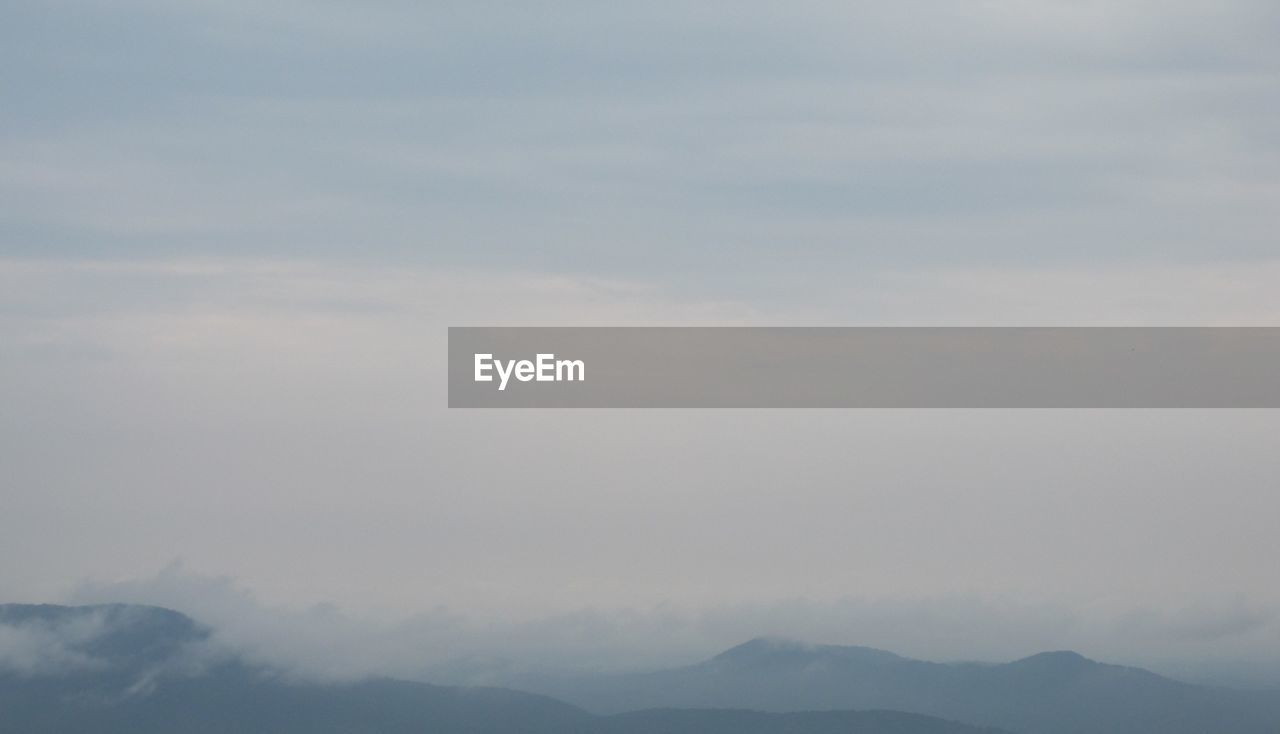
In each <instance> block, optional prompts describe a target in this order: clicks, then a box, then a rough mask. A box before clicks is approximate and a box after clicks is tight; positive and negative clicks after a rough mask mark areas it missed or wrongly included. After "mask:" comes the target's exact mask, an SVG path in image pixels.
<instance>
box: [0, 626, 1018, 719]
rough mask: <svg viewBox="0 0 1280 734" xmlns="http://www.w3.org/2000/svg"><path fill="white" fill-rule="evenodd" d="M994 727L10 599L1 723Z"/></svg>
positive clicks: (4, 629)
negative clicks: (698, 693) (372, 650)
mask: <svg viewBox="0 0 1280 734" xmlns="http://www.w3.org/2000/svg"><path fill="white" fill-rule="evenodd" d="M173 731H181V732H184V734H233V733H234V734H254V733H258V732H261V733H262V734H267V733H270V734H290V733H291V732H299V733H301V732H306V733H307V734H329V733H332V734H339V733H341V734H353V733H358V734H400V733H404V734H408V733H410V732H414V733H421V732H432V734H451V733H453V732H457V733H459V734H462V733H464V732H465V733H466V734H544V733H545V734H648V733H652V732H667V733H669V734H680V733H682V732H689V733H690V734H692V733H693V732H698V733H699V734H719V733H720V732H723V733H724V734H730V733H732V734H782V733H784V732H785V733H787V734H835V733H836V732H845V733H848V732H853V733H855V734H982V733H983V732H988V734H991V732H993V730H989V729H980V728H976V727H972V726H966V725H963V724H958V723H954V722H947V721H942V720H939V719H936V718H932V717H926V716H920V715H915V714H908V713H898V712H889V711H871V712H857V711H836V712H817V713H794V714H766V713H757V712H749V711H716V710H686V711H644V712H637V713H632V714H627V715H622V716H596V715H592V714H589V713H587V712H585V711H583V710H581V709H579V708H576V707H574V706H572V705H570V704H567V703H563V702H560V701H557V700H554V699H552V698H548V697H545V696H539V695H533V694H528V693H521V692H518V691H511V690H504V689H497V688H450V687H441V686H433V685H428V684H425V683H418V682H409V681H400V680H392V679H388V678H368V679H362V680H358V681H354V682H316V681H308V680H304V679H299V678H295V677H291V676H288V675H285V674H284V673H282V672H281V671H278V670H272V669H269V668H264V667H259V666H253V665H249V664H246V663H245V662H243V661H242V660H240V659H238V658H237V657H235V656H234V655H231V654H230V653H229V652H227V651H225V650H219V649H218V648H217V646H216V645H214V644H213V643H212V642H211V640H210V634H209V630H208V629H206V628H204V627H202V626H201V625H199V624H197V623H195V622H194V621H192V620H191V619H190V618H188V617H186V616H185V615H182V614H179V613H177V612H173V611H170V610H167V609H161V608H156V607H140V606H126V605H103V606H88V607H60V606H49V605H0V732H22V733H23V734H44V733H48V734H55V733H56V734H126V733H127V734H151V733H152V732H155V733H156V734H159V733H161V732H165V733H168V732H173Z"/></svg>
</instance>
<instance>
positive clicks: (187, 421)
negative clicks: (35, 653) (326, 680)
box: [0, 0, 1280, 685]
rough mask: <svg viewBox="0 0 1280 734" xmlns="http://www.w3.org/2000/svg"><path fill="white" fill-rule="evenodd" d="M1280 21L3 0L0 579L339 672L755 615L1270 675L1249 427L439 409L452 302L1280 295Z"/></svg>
mask: <svg viewBox="0 0 1280 734" xmlns="http://www.w3.org/2000/svg"><path fill="white" fill-rule="evenodd" d="M1278 32H1280V8H1277V6H1276V5H1275V4H1274V3H1270V2H1249V1H1245V0H1219V1H1217V2H1182V1H1164V2H1138V1H1132V0H1129V1H1125V0H1122V1H1118V2H1117V1H1113V2H1072V3H1067V2H1047V1H1043V0H1041V1H1031V0H1028V1H1026V2H1016V3H1015V2H973V3H941V2H925V1H923V0H906V1H904V2H894V3H887V2H880V3H856V2H855V3H849V2H840V3H836V2H820V1H818V0H801V1H800V2H796V3H788V4H786V5H785V6H783V5H778V4H775V3H756V2H750V1H746V2H742V1H740V2H733V3H728V2H706V3H697V4H690V3H674V2H661V1H660V2H651V3H645V4H643V5H638V4H636V5H632V6H626V7H624V6H616V7H615V6H609V5H606V4H600V3H585V2H584V3H578V2H561V1H558V0H556V1H553V2H546V3H538V4H536V5H535V4H529V3H520V4H516V3H489V2H470V3H409V2H403V3H398V2H362V3H344V2H293V1H287V0H286V1H281V2H272V3H263V2H254V3H249V2H242V1H241V0H222V1H220V2H212V1H204V0H198V1H191V2H157V1H152V0H115V1H113V2H105V1H103V2H99V1H97V0H85V1H82V2H76V3H70V2H58V1H53V2H49V1H43V2H27V1H26V0H13V1H12V2H8V3H6V4H5V5H4V7H3V9H0V99H3V101H4V103H3V104H0V406H3V407H2V408H0V508H2V511H0V599H3V600H10V601H68V602H73V601H103V600H111V601H143V602H150V603H163V604H166V605H169V606H174V607H176V608H180V609H183V610H184V611H188V612H190V613H192V614H194V615H195V616H197V617H200V616H204V617H206V618H209V619H210V620H211V621H215V622H217V623H218V624H219V625H221V626H222V627H223V628H225V629H227V630H228V631H229V632H228V634H230V635H231V636H232V637H234V638H235V639H236V640H237V641H238V642H241V643H243V644H245V645H248V646H252V647H255V649H259V650H261V651H263V654H264V655H268V656H270V655H275V656H276V657H279V658H285V659H289V660H291V661H293V662H297V663H299V664H301V665H306V666H310V667H313V668H319V669H324V670H327V671H331V672H332V669H333V668H334V666H336V665H339V664H346V665H348V666H352V667H354V668H358V669H360V670H366V669H367V670H370V671H386V670H392V671H395V672H406V671H408V672H411V671H412V670H416V669H426V668H430V667H431V666H432V665H436V664H442V663H443V661H447V660H448V659H450V658H451V657H453V656H459V655H467V654H481V653H483V654H489V655H496V654H506V655H510V656H513V657H516V658H520V656H525V658H527V659H529V660H539V661H546V660H549V659H555V658H556V656H557V655H559V656H562V657H563V658H564V659H566V660H572V661H574V662H582V663H583V664H591V665H605V666H615V667H625V666H640V665H644V664H650V663H658V662H670V661H681V660H683V661H687V660H690V659H696V658H697V657H698V656H700V655H703V654H710V653H713V652H715V651H717V647H720V646H725V647H727V646H728V645H731V644H734V643H736V642H740V641H742V640H743V639H746V638H748V637H751V636H754V635H757V634H779V635H787V636H795V637H802V638H805V639H809V640H810V641H813V642H831V643H847V644H869V645H877V646H882V647H889V648H891V649H894V650H896V651H899V652H903V653H905V654H911V655H917V656H921V657H931V658H935V659H938V658H942V659H962V658H964V659H969V658H981V659H1009V658H1012V657H1017V656H1019V655H1022V654H1029V653H1032V652H1036V651H1039V650H1043V649H1057V648H1062V647H1075V648H1078V649H1081V651H1082V652H1084V653H1086V654H1089V655H1091V656H1094V657H1099V658H1104V659H1117V660H1119V661H1121V662H1134V663H1142V664H1153V665H1161V666H1164V669H1168V670H1174V669H1177V670H1180V671H1186V672H1187V675H1208V672H1207V671H1210V669H1212V670H1213V671H1218V672H1220V673H1221V674H1222V675H1224V676H1225V675H1228V674H1229V675H1234V676H1243V677H1244V678H1247V679H1248V680H1250V681H1255V682H1256V681H1262V682H1267V683H1274V684H1276V685H1280V588H1277V587H1276V585H1275V583H1274V575H1275V574H1274V565H1275V564H1274V559H1275V558H1276V557H1277V554H1278V553H1280V541H1278V540H1277V539H1276V537H1277V536H1276V533H1275V532H1274V521H1273V519H1274V518H1275V517H1277V516H1280V498H1278V496H1277V495H1276V493H1275V487H1276V486H1277V477H1278V476H1280V458H1278V457H1280V452H1277V451H1276V440H1275V437H1276V436H1277V435H1280V418H1277V417H1276V415H1275V414H1274V413H1273V412H1270V411H904V412H892V411H830V412H828V411H815V412H803V411H796V412H793V411H723V412H715V411H708V412H698V411H654V412H644V411H641V412H634V411H633V412H627V411H587V412H580V413H571V412H557V411H545V412H522V413H520V414H518V415H517V414H509V413H503V412H485V413H483V414H480V413H469V412H464V411H452V412H451V411H448V410H446V409H445V407H444V404H445V382H444V347H445V328H446V327H447V326H449V325H478V324H494V325H497V324H504V325H505V324H511V325H516V324H556V325H561V324H597V325H604V324H614V325H635V324H673V325H690V324H697V325H710V324H724V325H748V324H750V325H815V324H822V325H1014V324H1017V325H1271V326H1275V325H1280V323H1278V322H1280V290H1277V289H1276V288H1275V284H1276V283H1277V282H1280V252H1278V248H1277V242H1276V237H1275V232H1277V231H1280V206H1276V203H1277V200H1278V199H1280V178H1277V173H1278V172H1280V141H1278V139H1277V134H1276V130H1280V95H1277V94H1276V93H1275V90H1276V85H1277V82H1280V48H1278V47H1277V46H1276V44H1275V43H1274V39H1275V38H1276V37H1277V33H1278ZM901 620H910V621H911V622H912V623H911V624H910V625H908V626H906V627H905V628H904V625H903V624H902V623H901ZM308 630H311V631H310V632H309V631H308ZM318 640H338V641H342V642H333V643H332V644H331V646H330V648H327V649H322V650H319V651H317V650H316V649H315V648H316V646H317V644H318V643H317V641H318ZM406 641H408V643H409V644H406ZM23 649H26V648H23Z"/></svg>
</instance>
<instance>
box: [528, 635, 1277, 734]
mask: <svg viewBox="0 0 1280 734" xmlns="http://www.w3.org/2000/svg"><path fill="white" fill-rule="evenodd" d="M520 683H521V687H523V688H526V689H528V690H534V691H538V692H540V693H546V694H548V695H554V696H557V697H558V698H561V699H563V700H566V701H569V702H571V703H575V704H577V705H579V706H582V707H583V708H585V709H587V710H591V711H597V712H601V713H612V712H622V711H633V710H640V709H653V708H664V707H674V708H687V707H695V708H751V709H758V710H762V711H772V712H787V711H823V710H831V709H889V710H895V711H907V712H913V713H919V714H925V715H929V716H935V717H940V718H943V719H950V720H955V721H962V722H966V723H969V724H975V725H982V726H993V727H1000V728H1004V729H1009V730H1011V731H1016V732H1020V733H1021V734H1152V733H1159V734H1203V733H1204V732H1230V733H1231V734H1277V732H1280V695H1277V694H1275V693H1265V694H1264V693H1251V692H1244V691H1233V690H1226V689H1217V688H1208V687H1202V686H1194V685H1190V684H1186V683H1181V682H1178V681H1174V680H1170V679H1167V678H1163V677H1161V676H1159V675H1156V674H1154V673H1151V672H1149V671H1146V670H1141V669H1138V668H1130V667H1122V666H1118V665H1106V664H1103V663H1098V662H1095V661H1092V660H1089V659H1087V658H1084V657H1083V656H1081V655H1078V654H1076V653H1073V652H1048V653H1042V654H1039V655H1033V656H1031V657H1029V658H1025V659H1023V660H1018V661H1015V662H1011V663H1006V664H1001V665H988V664H977V663H959V664H942V663H932V662H925V661H921V660H911V659H908V658H904V657H900V656H898V655H895V654H893V653H890V652H885V651H883V650H875V649H871V648H865V647H838V646H823V645H806V644H802V643H798V642H793V641H788V640H775V639H758V640H753V641H751V642H748V643H745V644H743V645H740V646H738V647H735V648H733V649H731V650H728V651H726V652H724V653H722V654H720V655H717V656H716V657H714V658H711V659H710V660H707V661H705V662H702V663H699V664H697V665H693V666H689V667H685V668H678V669H673V670H665V671H658V672H654V673H642V674H628V675H614V676H590V677H579V678H542V679H533V678H529V679H525V680H522V681H521V682H520Z"/></svg>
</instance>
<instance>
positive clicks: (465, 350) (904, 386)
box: [449, 327, 1280, 408]
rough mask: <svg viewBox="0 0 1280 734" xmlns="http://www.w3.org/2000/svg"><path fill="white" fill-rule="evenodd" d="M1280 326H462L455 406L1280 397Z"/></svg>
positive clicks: (1270, 401) (453, 382)
mask: <svg viewBox="0 0 1280 734" xmlns="http://www.w3.org/2000/svg"><path fill="white" fill-rule="evenodd" d="M1278 378H1280V328H1270V327H1258V328H1234V327H1232V328H1074V327H1064V328H1057V327H1045V328H1042V327H1033V328H1000V327H992V328H988V327H961V328H942V327H939V328H933V327H929V328H874V327H870V328H863V327H849V328H845V327H747V328H734V327H603V328H602V327H536V328H528V327H451V328H450V329H449V407H451V408H1277V407H1280V379H1278Z"/></svg>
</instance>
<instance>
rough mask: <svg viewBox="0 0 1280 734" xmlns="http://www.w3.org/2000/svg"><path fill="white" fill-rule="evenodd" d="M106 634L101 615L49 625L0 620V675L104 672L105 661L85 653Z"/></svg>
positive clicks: (103, 618) (40, 622)
mask: <svg viewBox="0 0 1280 734" xmlns="http://www.w3.org/2000/svg"><path fill="white" fill-rule="evenodd" d="M106 632H107V622H106V617H105V615H104V614H101V613H97V614H84V615H77V616H76V617H74V618H71V619H66V620H60V621H58V622H54V623H49V622H46V621H39V620H35V621H28V622H19V623H16V624H14V623H9V622H8V621H6V620H2V619H0V671H2V672H7V673H17V674H19V675H25V676H50V675H63V674H66V673H69V672H81V671H93V670H101V669H103V668H106V667H107V665H108V663H107V661H106V660H104V659H102V658H99V657H95V656H94V655H92V654H90V653H89V652H86V650H85V648H86V647H87V646H88V644H89V643H92V642H93V641H94V640H97V639H98V638H99V637H101V636H102V635H103V634H105V633H106Z"/></svg>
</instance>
